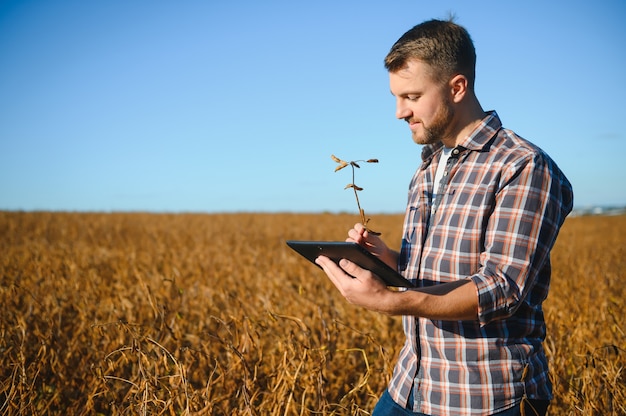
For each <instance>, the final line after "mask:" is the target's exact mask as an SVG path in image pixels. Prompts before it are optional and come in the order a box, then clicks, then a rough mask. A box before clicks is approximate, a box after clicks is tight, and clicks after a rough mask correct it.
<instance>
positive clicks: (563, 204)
mask: <svg viewBox="0 0 626 416" xmlns="http://www.w3.org/2000/svg"><path fill="white" fill-rule="evenodd" d="M441 148H442V145H441V144H437V145H429V146H425V147H424V148H423V152H422V159H423V163H422V165H421V166H420V168H419V169H418V170H417V172H416V173H415V176H414V177H413V179H412V181H411V184H410V190H409V200H408V205H407V210H406V216H405V222H404V236H403V241H402V249H401V252H400V257H399V260H398V268H399V270H400V272H401V273H402V274H403V275H404V276H405V277H406V278H408V279H409V280H411V281H412V282H414V283H416V285H417V286H422V287H424V286H430V285H436V284H439V283H445V282H452V281H456V280H460V279H467V278H469V279H471V280H472V281H473V283H474V284H475V285H476V289H477V295H478V303H479V306H478V320H477V321H436V320H431V319H424V318H418V317H414V316H405V317H403V326H404V331H405V333H406V342H405V344H404V346H403V348H402V350H401V352H400V356H399V359H398V363H397V364H396V367H395V369H394V373H393V377H392V380H391V382H390V385H389V389H388V390H389V393H390V394H391V397H392V398H393V399H394V401H396V402H397V403H398V404H400V405H402V406H406V405H407V402H408V400H409V394H410V393H411V389H412V388H413V392H412V393H413V394H412V396H413V403H412V404H411V406H409V408H411V407H412V408H413V410H414V411H417V412H423V413H426V414H431V415H456V416H461V415H479V414H480V415H483V414H491V413H495V412H498V411H502V410H505V409H507V408H510V407H512V406H514V405H515V404H517V403H519V401H520V400H521V399H522V397H524V396H526V397H528V398H531V399H551V398H552V386H551V383H550V379H549V378H548V365H547V360H546V357H545V354H544V351H543V348H542V341H543V340H544V338H545V334H546V329H545V323H544V318H543V311H542V307H541V304H542V302H543V300H544V299H545V298H546V296H547V295H548V288H549V284H550V250H551V248H552V246H553V244H554V242H555V240H556V237H557V234H558V232H559V228H560V227H561V225H562V224H563V221H564V220H565V217H566V216H567V214H568V213H569V212H570V211H571V209H572V202H573V201H572V200H573V195H572V188H571V185H570V183H569V182H568V180H567V178H566V177H565V176H564V175H563V173H562V172H561V171H560V170H559V168H558V167H557V165H556V164H555V163H554V162H553V161H552V160H551V159H550V158H549V157H548V155H546V154H545V153H544V152H543V151H542V150H541V149H539V148H537V147H536V146H534V145H533V144H531V143H529V142H528V141H526V140H524V139H522V138H520V137H519V136H517V135H515V133H513V132H511V131H510V130H506V129H504V128H502V124H501V122H500V119H499V117H498V115H497V114H496V113H495V112H491V113H489V114H488V115H487V116H486V117H485V118H484V119H483V120H482V122H481V124H480V125H479V126H478V127H477V128H476V129H475V130H474V132H473V133H472V134H471V135H470V136H469V137H468V138H467V139H466V140H465V141H464V142H463V143H461V144H460V145H459V146H457V147H456V148H455V149H454V150H453V151H452V154H451V157H450V159H448V162H447V163H448V164H447V167H446V173H445V174H444V179H443V180H442V183H443V184H444V185H443V187H442V188H441V189H440V190H438V191H437V192H436V194H437V198H436V200H435V201H432V198H431V196H432V195H433V178H434V176H435V172H436V170H437V164H438V161H439V156H440V154H441ZM433 204H436V207H435V209H434V210H433V209H432V208H433V206H432V205H433Z"/></svg>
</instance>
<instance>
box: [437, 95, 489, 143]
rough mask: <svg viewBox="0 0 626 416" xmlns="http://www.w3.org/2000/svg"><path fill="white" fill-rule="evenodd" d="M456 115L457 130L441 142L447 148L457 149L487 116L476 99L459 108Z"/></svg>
mask: <svg viewBox="0 0 626 416" xmlns="http://www.w3.org/2000/svg"><path fill="white" fill-rule="evenodd" d="M456 114H457V116H458V118H457V120H456V122H455V125H456V128H455V129H453V131H452V132H451V134H450V135H449V136H448V137H447V138H445V139H442V140H441V142H442V143H443V145H444V146H446V147H456V146H457V145H458V144H459V143H461V142H463V141H464V140H465V139H466V138H467V137H468V136H469V135H470V134H471V133H472V132H473V131H474V129H475V128H476V127H477V126H478V125H479V124H480V122H481V120H482V119H483V118H485V116H486V115H487V113H485V111H484V110H483V108H482V106H481V105H480V103H479V102H478V100H477V99H476V98H475V97H474V98H473V99H471V100H470V101H469V102H467V103H464V104H463V105H460V106H458V107H457V109H456Z"/></svg>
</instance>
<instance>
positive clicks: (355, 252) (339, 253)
mask: <svg viewBox="0 0 626 416" xmlns="http://www.w3.org/2000/svg"><path fill="white" fill-rule="evenodd" d="M287 245H288V246H289V247H291V248H292V249H294V250H295V251H297V252H298V253H300V254H301V255H302V256H304V257H305V258H306V259H308V260H309V261H311V262H312V263H313V264H315V259H316V258H317V257H318V256H326V257H328V258H329V259H331V260H333V261H334V262H335V263H339V260H341V259H348V260H350V261H352V262H354V263H356V264H358V265H359V266H361V267H362V268H364V269H367V270H370V271H371V272H372V273H374V274H375V275H377V276H378V277H380V278H381V279H382V280H383V281H384V282H385V283H386V284H387V286H393V287H407V288H408V287H414V285H413V284H411V282H409V281H408V280H407V279H405V278H404V277H403V276H402V275H401V274H400V273H398V272H397V271H395V270H394V269H392V268H391V267H389V266H388V265H387V264H385V263H384V262H383V261H382V260H380V259H379V258H378V257H376V256H374V255H373V254H372V253H370V252H369V251H367V250H366V249H365V248H364V247H362V246H360V245H359V244H357V243H348V242H339V241H296V240H289V241H287ZM315 265H316V266H318V265H317V264H315ZM318 267H319V266H318Z"/></svg>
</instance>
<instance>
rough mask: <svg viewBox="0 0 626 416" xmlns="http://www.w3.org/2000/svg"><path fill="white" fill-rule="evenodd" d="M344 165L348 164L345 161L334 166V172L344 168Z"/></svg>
mask: <svg viewBox="0 0 626 416" xmlns="http://www.w3.org/2000/svg"><path fill="white" fill-rule="evenodd" d="M346 166H348V164H347V163H346V162H341V164H340V165H339V166H337V167H336V168H335V172H337V171H338V170H341V169H343V168H345V167H346Z"/></svg>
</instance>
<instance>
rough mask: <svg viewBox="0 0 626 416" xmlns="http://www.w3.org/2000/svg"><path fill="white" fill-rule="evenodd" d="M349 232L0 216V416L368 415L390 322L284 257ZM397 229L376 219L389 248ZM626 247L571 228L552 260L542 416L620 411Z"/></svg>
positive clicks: (212, 218) (256, 217)
mask: <svg viewBox="0 0 626 416" xmlns="http://www.w3.org/2000/svg"><path fill="white" fill-rule="evenodd" d="M355 221H356V218H354V217H353V216H350V215H331V214H319V215H305V214H299V215H295V214H294V215H291V214H275V215H274V214H232V215H195V214H194V215H192V214H189V215H183V214H179V215H165V214H163V215H157V214H64V213H15V212H0V252H1V253H2V254H1V255H0V277H1V279H2V280H1V284H0V308H1V312H0V381H1V383H2V384H1V385H0V414H7V415H21V414H64V415H65V414H107V415H108V414H113V415H115V414H151V415H152V414H164V415H181V414H182V415H184V414H212V415H309V414H315V415H331V414H335V415H367V414H369V413H370V412H371V409H372V408H373V405H374V404H375V402H376V400H377V398H378V395H379V394H380V393H381V392H382V391H383V389H384V387H385V385H386V382H387V381H388V379H389V376H390V372H391V369H392V365H393V362H394V358H395V354H396V353H397V351H398V349H399V347H400V345H401V342H402V339H403V334H402V330H401V325H400V320H399V318H390V317H386V316H381V315H377V314H374V313H370V312H367V311H363V310H360V309H357V308H355V307H353V306H351V305H348V304H346V302H344V301H343V300H342V299H341V297H340V295H339V294H338V293H337V292H336V290H335V289H334V287H333V286H332V285H331V283H330V282H329V281H328V279H327V278H326V277H325V276H324V275H323V273H322V272H321V271H319V270H317V269H316V268H315V267H314V266H313V265H311V264H310V263H308V262H307V261H306V260H304V259H302V258H301V257H300V256H299V255H297V254H296V253H293V252H291V251H290V249H289V248H288V247H286V245H285V240H287V239H294V238H295V239H328V240H343V239H344V236H345V232H346V230H347V229H348V228H349V227H350V226H352V224H353V222H355ZM401 222H402V217H401V216H399V215H388V216H384V215H380V216H377V217H376V224H377V228H378V229H379V230H380V231H382V232H383V233H384V235H385V237H386V240H387V241H389V242H392V241H396V242H399V238H400V226H401ZM625 235H626V217H624V216H622V217H582V218H570V219H568V220H567V222H566V224H565V227H564V229H563V231H562V233H561V236H560V238H559V241H558V242H557V247H556V248H555V250H554V251H553V269H554V274H553V285H552V289H551V294H550V297H549V299H548V301H547V303H546V306H545V310H546V316H547V321H548V339H547V341H546V349H547V351H548V354H549V359H550V362H551V366H552V367H551V369H552V377H553V380H554V384H555V395H556V398H555V400H554V402H553V405H552V407H551V409H550V414H551V415H622V414H625V413H626V393H625V392H626V375H625V373H624V372H625V364H626V335H625V333H624V331H625V328H624V323H625V321H626V320H625V317H624V316H625V307H624V302H625V289H624V286H625V283H626V281H625V280H626V279H625V277H624V270H626V264H625V263H626V261H625V258H626V253H625V252H624V246H625V244H624V243H625V237H624V236H625Z"/></svg>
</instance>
